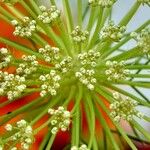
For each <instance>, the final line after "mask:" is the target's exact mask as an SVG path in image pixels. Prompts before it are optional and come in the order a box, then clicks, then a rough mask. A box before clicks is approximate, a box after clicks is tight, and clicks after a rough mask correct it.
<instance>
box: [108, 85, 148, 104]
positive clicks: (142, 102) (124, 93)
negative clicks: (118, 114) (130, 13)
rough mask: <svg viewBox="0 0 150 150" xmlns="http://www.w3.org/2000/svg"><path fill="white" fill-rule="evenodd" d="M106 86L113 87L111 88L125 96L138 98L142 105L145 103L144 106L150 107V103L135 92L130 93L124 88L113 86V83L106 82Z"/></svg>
mask: <svg viewBox="0 0 150 150" xmlns="http://www.w3.org/2000/svg"><path fill="white" fill-rule="evenodd" d="M106 86H107V87H108V88H111V89H113V90H115V91H117V92H119V93H122V94H123V95H124V96H128V97H130V98H132V99H134V100H136V101H137V102H139V103H140V104H141V105H143V106H146V107H150V104H149V103H147V102H145V101H143V100H142V99H140V98H138V97H136V96H135V95H133V94H131V93H128V92H126V91H124V90H122V89H121V88H118V87H116V86H113V85H111V84H106Z"/></svg>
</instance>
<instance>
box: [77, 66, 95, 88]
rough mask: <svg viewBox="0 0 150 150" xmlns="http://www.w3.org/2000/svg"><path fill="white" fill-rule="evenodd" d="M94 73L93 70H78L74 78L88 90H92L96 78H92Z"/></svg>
mask: <svg viewBox="0 0 150 150" xmlns="http://www.w3.org/2000/svg"><path fill="white" fill-rule="evenodd" d="M94 74H95V71H94V70H93V69H90V70H87V69H85V68H83V67H82V68H80V70H79V71H78V72H76V73H75V76H76V78H78V79H79V81H80V82H81V83H82V84H84V85H85V86H87V88H88V89H89V90H94V84H95V83H96V78H94Z"/></svg>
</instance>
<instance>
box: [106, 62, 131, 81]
mask: <svg viewBox="0 0 150 150" xmlns="http://www.w3.org/2000/svg"><path fill="white" fill-rule="evenodd" d="M106 67H107V69H106V70H105V74H106V76H107V80H109V81H113V80H114V81H117V80H125V79H126V78H127V75H128V74H129V73H130V71H129V70H128V69H125V62H124V61H121V62H117V61H109V60H108V61H107V62H106Z"/></svg>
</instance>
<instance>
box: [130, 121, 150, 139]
mask: <svg viewBox="0 0 150 150" xmlns="http://www.w3.org/2000/svg"><path fill="white" fill-rule="evenodd" d="M131 124H132V125H133V126H135V128H136V129H137V130H139V131H140V132H141V133H142V134H143V135H144V136H145V138H146V139H147V140H148V141H149V142H150V134H149V133H148V132H147V131H146V130H145V129H144V128H143V127H142V126H141V125H140V124H139V123H137V121H135V120H133V121H132V122H131Z"/></svg>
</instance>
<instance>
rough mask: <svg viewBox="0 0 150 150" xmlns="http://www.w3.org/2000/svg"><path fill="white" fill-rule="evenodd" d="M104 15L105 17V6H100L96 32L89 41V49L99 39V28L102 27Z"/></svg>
mask: <svg viewBox="0 0 150 150" xmlns="http://www.w3.org/2000/svg"><path fill="white" fill-rule="evenodd" d="M102 17H103V8H102V7H100V8H99V13H98V20H97V25H96V28H95V31H94V34H93V36H92V38H91V40H90V41H89V44H88V46H87V49H90V48H91V47H92V46H93V44H94V42H95V41H96V40H97V39H96V38H97V36H98V33H99V30H100V28H101V27H102Z"/></svg>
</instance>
